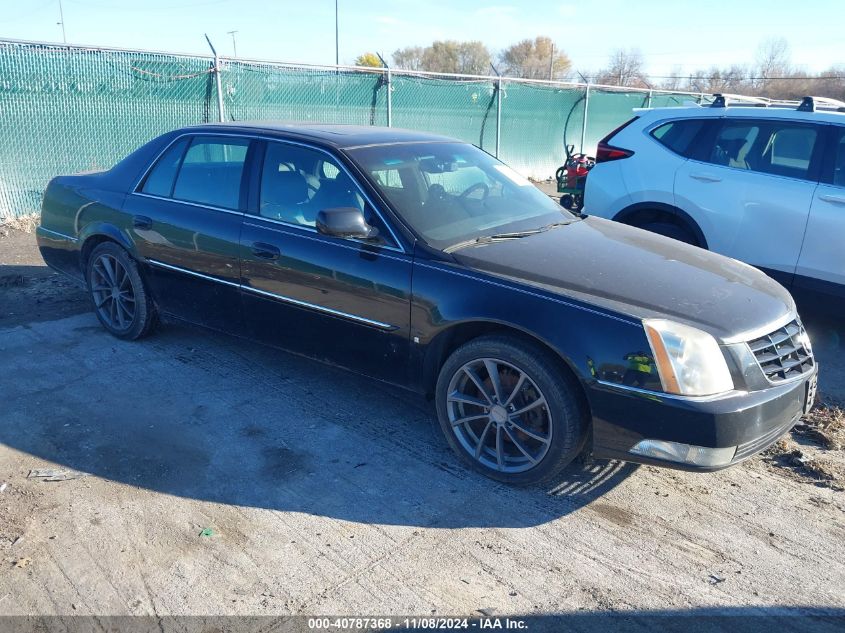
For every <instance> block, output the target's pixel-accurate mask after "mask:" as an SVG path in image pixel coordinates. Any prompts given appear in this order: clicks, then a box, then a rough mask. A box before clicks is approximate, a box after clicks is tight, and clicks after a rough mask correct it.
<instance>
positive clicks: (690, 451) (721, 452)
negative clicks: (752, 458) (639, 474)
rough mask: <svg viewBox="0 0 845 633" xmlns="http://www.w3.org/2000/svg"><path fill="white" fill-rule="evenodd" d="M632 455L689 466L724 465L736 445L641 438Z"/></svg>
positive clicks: (731, 456) (734, 451)
mask: <svg viewBox="0 0 845 633" xmlns="http://www.w3.org/2000/svg"><path fill="white" fill-rule="evenodd" d="M630 452H631V453H633V454H634V455H642V456H643V457H653V458H654V459H665V460H667V461H670V462H678V463H680V464H689V465H690V466H710V467H713V466H726V465H728V464H730V463H731V460H732V459H733V458H734V453H736V446H729V447H727V448H705V447H704V446H692V445H691V444H681V443H680V442H664V441H663V440H642V441H641V442H638V443H637V445H636V446H634V448H632V449H631V451H630Z"/></svg>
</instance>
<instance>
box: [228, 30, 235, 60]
mask: <svg viewBox="0 0 845 633" xmlns="http://www.w3.org/2000/svg"><path fill="white" fill-rule="evenodd" d="M226 33H227V34H228V35H231V36H232V51H234V53H233V54H234V57H235V59H237V58H238V43H237V42H236V41H235V33H237V31H226Z"/></svg>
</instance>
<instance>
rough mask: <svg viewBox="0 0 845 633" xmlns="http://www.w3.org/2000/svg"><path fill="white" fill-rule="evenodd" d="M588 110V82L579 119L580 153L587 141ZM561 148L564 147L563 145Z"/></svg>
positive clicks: (582, 151)
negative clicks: (580, 119)
mask: <svg viewBox="0 0 845 633" xmlns="http://www.w3.org/2000/svg"><path fill="white" fill-rule="evenodd" d="M589 110H590V82H589V81H588V82H587V90H586V91H585V92H584V119H583V120H582V121H581V150H580V151H581V153H582V154H584V153H585V152H584V144H585V143H586V142H587V113H588V112H589ZM563 149H566V148H565V147H564V148H563Z"/></svg>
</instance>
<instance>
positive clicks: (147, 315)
mask: <svg viewBox="0 0 845 633" xmlns="http://www.w3.org/2000/svg"><path fill="white" fill-rule="evenodd" d="M85 278H86V280H87V282H88V293H89V295H90V296H91V302H92V303H93V305H94V313H95V314H96V315H97V319H98V320H99V321H100V324H101V325H102V326H103V327H104V328H105V329H106V331H107V332H108V333H109V334H111V335H112V336H115V337H117V338H120V339H124V340H136V339H139V338H141V337H144V336H146V335H147V334H149V333H150V331H151V330H152V329H153V326H154V325H155V323H156V312H155V306H154V304H153V302H152V299H151V297H150V295H149V293H148V292H147V289H146V288H145V287H144V281H143V279H141V275H140V273H139V272H138V266H137V264H136V263H135V260H133V259H132V257H130V255H129V253H127V252H126V251H125V250H124V249H123V248H121V247H120V246H118V245H117V244H115V243H114V242H103V243H102V244H100V245H98V246H96V247H95V248H94V250H93V251H92V252H91V256H90V257H89V258H88V261H87V263H86V274H85Z"/></svg>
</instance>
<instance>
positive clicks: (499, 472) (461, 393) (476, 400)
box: [435, 336, 587, 485]
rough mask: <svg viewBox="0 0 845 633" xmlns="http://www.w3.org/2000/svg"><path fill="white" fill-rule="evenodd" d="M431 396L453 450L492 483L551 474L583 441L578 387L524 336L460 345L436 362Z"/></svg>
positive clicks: (582, 409) (531, 480)
mask: <svg viewBox="0 0 845 633" xmlns="http://www.w3.org/2000/svg"><path fill="white" fill-rule="evenodd" d="M435 399H436V403H437V417H438V420H439V422H440V427H441V429H442V431H443V433H444V435H445V436H446V440H447V441H448V443H449V446H451V448H452V450H454V451H455V453H457V454H458V456H459V457H460V458H461V460H463V461H464V463H466V464H467V465H468V466H470V467H471V468H474V469H475V470H477V471H479V472H481V473H483V474H484V475H486V476H488V477H491V478H493V479H497V480H499V481H503V482H506V483H509V484H516V485H529V484H536V483H540V482H543V481H546V480H548V479H551V478H553V477H555V476H556V475H557V474H558V473H559V472H560V471H561V470H563V468H565V467H566V466H567V465H568V464H569V463H570V462H571V461H572V460H573V459H575V457H576V456H577V455H578V453H579V452H580V451H581V449H582V448H583V446H584V442H585V439H586V435H587V433H586V430H587V413H586V406H585V405H584V404H583V402H582V398H581V397H580V393H579V386H578V385H577V383H576V382H575V380H574V379H573V378H572V377H571V376H569V375H568V374H566V373H565V372H564V371H562V369H561V368H560V366H559V361H558V360H557V359H556V358H554V357H553V356H552V354H551V353H550V352H548V351H547V350H545V349H543V348H542V347H540V346H539V345H536V344H534V343H531V342H527V341H522V340H520V339H517V338H513V337H509V336H489V337H482V338H478V339H474V340H472V341H470V342H468V343H466V344H464V345H463V346H461V347H460V348H458V349H457V350H456V351H455V352H454V353H453V354H452V355H451V356H450V357H449V358H448V359H447V360H446V362H445V363H444V364H443V367H442V369H441V370H440V375H439V377H438V380H437V388H436V394H435Z"/></svg>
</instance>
